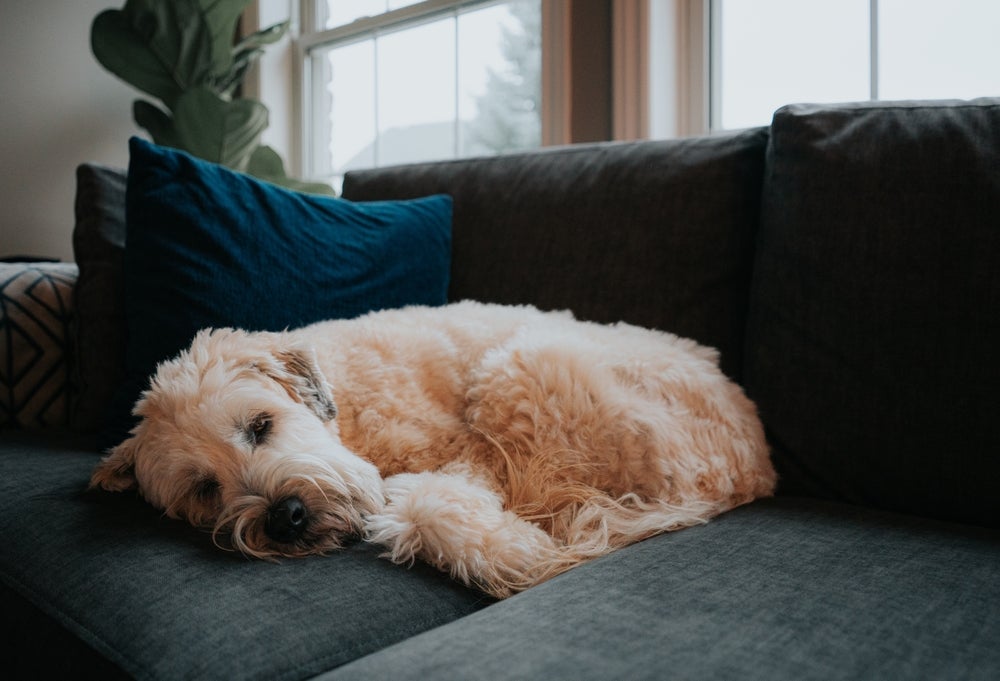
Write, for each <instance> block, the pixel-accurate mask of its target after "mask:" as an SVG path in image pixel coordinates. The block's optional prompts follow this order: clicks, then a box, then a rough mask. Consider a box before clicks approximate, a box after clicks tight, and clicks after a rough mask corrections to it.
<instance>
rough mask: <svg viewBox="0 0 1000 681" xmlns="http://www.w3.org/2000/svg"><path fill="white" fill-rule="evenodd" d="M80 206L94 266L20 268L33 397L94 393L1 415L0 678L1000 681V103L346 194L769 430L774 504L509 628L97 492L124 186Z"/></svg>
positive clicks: (588, 577) (424, 587)
mask: <svg viewBox="0 0 1000 681" xmlns="http://www.w3.org/2000/svg"><path fill="white" fill-rule="evenodd" d="M78 179H79V195H78V199H77V207H76V208H77V228H76V229H77V231H76V234H75V237H74V238H75V239H76V253H77V263H76V264H75V265H73V264H64V265H47V266H41V265H39V266H29V265H24V266H23V267H24V269H30V268H31V267H36V268H37V269H38V270H39V271H40V272H41V275H40V276H42V277H43V278H44V277H48V279H47V280H46V281H48V284H47V286H48V290H50V292H51V294H52V295H53V296H54V300H57V301H59V304H54V303H50V304H48V305H47V308H46V309H48V310H49V313H51V315H52V317H53V319H54V321H53V322H52V324H50V328H51V329H54V331H53V332H52V334H50V335H54V336H59V338H61V339H62V344H61V345H59V349H57V350H54V351H52V352H55V353H56V355H57V357H56V359H55V360H52V364H51V365H50V366H51V367H53V368H51V370H48V369H47V370H46V371H45V372H44V373H45V376H43V377H42V379H39V382H46V381H47V382H49V383H51V382H53V381H55V382H56V383H59V382H60V381H61V380H64V379H65V381H64V382H68V385H69V387H70V392H69V393H68V394H67V395H61V396H52V397H48V398H45V399H44V400H41V402H39V401H38V400H34V401H32V400H31V399H27V398H23V396H21V394H20V393H18V392H17V391H15V390H13V389H10V390H7V391H6V393H5V395H6V397H5V399H6V402H5V403H4V407H5V409H6V412H5V419H6V422H7V425H8V426H18V427H16V428H15V427H8V428H6V429H5V430H4V431H3V432H2V434H0V485H2V493H0V507H2V510H0V518H2V519H3V520H2V522H0V547H2V548H0V584H2V589H0V603H2V609H0V619H2V622H3V634H2V637H0V647H2V649H3V654H2V656H0V674H2V675H3V676H4V677H5V678H15V677H24V678H32V677H39V676H41V675H42V673H43V672H45V673H48V674H49V675H52V674H55V675H56V676H59V677H62V678H70V677H78V676H81V675H84V674H85V673H93V674H99V675H101V676H103V677H108V678H113V677H116V676H131V677H135V678H142V679H179V678H260V679H300V678H311V677H320V678H323V679H331V680H333V679H381V678H413V679H437V678H442V679H445V678H455V679H506V678H509V679H533V678H537V679H642V678H648V679H663V678H679V679H683V678H703V679H727V678H740V679H841V678H843V679H867V678H871V679H888V678H893V679H945V678H948V679H950V678H955V679H996V678H1000V646H998V645H997V644H998V642H1000V529H998V528H1000V492H998V483H1000V359H998V348H1000V100H976V101H972V102H903V103H875V104H847V105H838V106H826V107H819V106H805V105H801V106H799V105H796V106H789V107H785V108H783V109H781V110H779V111H778V112H777V113H776V114H775V117H774V120H773V123H772V125H771V126H770V127H769V128H767V129H756V130H749V131H743V132H739V133H735V134H727V135H718V136H710V137H702V138H692V139H684V140H675V141H650V142H635V143H608V144H597V145H585V146H578V147H567V148H557V149H548V150H541V151H537V152H532V153H525V154H518V155H513V156H505V157H499V158H489V159H473V160H459V161H451V162H441V163H427V164H420V165H414V166H405V167H396V168H386V169H378V170H370V171H363V172H354V173H351V174H349V175H348V177H347V178H346V181H345V185H344V196H345V198H348V199H352V200H357V201H367V200H378V199H402V198H408V197H417V196H423V195H426V194H432V193H439V192H443V193H448V194H450V195H451V196H452V197H453V199H454V216H453V233H452V265H451V284H450V288H449V297H450V298H452V299H461V298H474V299H479V300H487V301H492V302H500V303H534V304H536V305H538V306H540V307H543V308H570V309H572V310H573V311H574V312H575V313H576V314H577V316H578V317H581V318H584V319H593V320H598V321H616V320H619V319H622V320H626V321H629V322H632V323H635V324H641V325H645V326H652V327H657V328H661V329H666V330H670V331H673V332H675V333H678V334H681V335H685V336H690V337H693V338H695V339H697V340H699V341H701V342H703V343H706V344H709V345H713V346H715V347H717V348H719V349H720V351H721V354H722V366H723V369H724V370H725V371H726V372H727V373H728V374H729V375H730V376H732V377H733V378H734V379H736V380H737V381H739V382H741V383H742V384H743V385H744V386H745V388H746V390H747V392H748V393H749V395H750V396H751V397H752V398H753V399H754V400H755V401H756V402H757V404H758V406H759V409H760V412H761V416H762V419H763V421H764V423H765V426H766V428H767V433H768V437H769V440H770V442H771V445H772V448H773V456H774V461H775V464H776V466H777V468H778V471H779V474H780V476H781V480H780V483H779V490H778V494H777V496H776V497H775V498H773V499H767V500H761V501H758V502H755V503H752V504H749V505H746V506H743V507H741V508H738V509H736V510H734V511H732V512H730V513H728V514H725V515H723V516H721V517H719V518H717V519H715V520H713V521H712V522H710V523H708V524H707V525H704V526H699V527H696V528H691V529H685V530H682V531H679V532H675V533H671V534H666V535H660V536H657V537H654V538H652V539H649V540H647V541H644V542H641V543H640V544H637V545H634V546H632V547H629V548H627V549H625V550H621V551H619V552H616V553H614V554H612V555H609V556H607V557H605V558H602V559H599V560H595V561H593V562H592V563H589V564H586V565H583V566H581V567H579V568H577V569H574V570H571V571H570V572H568V573H566V574H564V575H561V576H559V577H557V578H555V579H553V580H551V581H549V582H546V583H544V584H542V585H540V586H538V587H535V588H533V589H530V590H528V591H526V592H524V593H522V594H519V595H517V596H515V597H513V598H510V599H508V600H505V601H502V602H493V601H491V600H489V599H487V598H485V597H483V596H482V595H481V594H478V593H476V592H475V591H472V590H469V589H466V588H464V587H462V586H460V585H458V584H456V583H454V582H451V581H450V580H448V579H447V578H446V577H445V576H444V575H442V574H439V573H437V572H435V571H434V570H432V569H430V568H428V567H426V566H422V565H415V566H413V567H412V568H410V569H407V568H405V567H399V566H395V565H392V564H390V563H389V562H387V561H384V560H381V559H379V558H378V553H379V552H378V549H377V548H374V547H370V546H367V545H365V544H361V543H359V544H355V545H353V546H351V547H349V548H347V549H345V550H343V551H342V552H339V553H336V554H333V555H330V556H326V557H316V558H308V559H300V560H287V561H284V562H281V563H277V564H275V563H268V562H257V561H248V560H246V559H244V558H241V557H238V556H237V555H234V554H232V553H229V552H225V551H221V550H219V549H218V548H217V547H215V546H213V544H212V541H211V538H210V537H209V536H207V535H206V534H204V533H201V532H198V531H196V530H193V529H191V528H189V527H188V526H186V525H184V524H182V523H180V522H177V521H171V520H168V519H165V518H163V517H161V516H160V515H159V514H158V513H157V512H156V511H154V510H153V509H152V508H150V507H148V506H147V505H145V504H144V503H143V502H142V501H141V500H140V499H138V498H136V497H135V496H132V495H108V494H100V493H92V492H87V491H85V487H86V483H87V480H88V476H89V473H90V471H91V469H92V467H93V466H94V464H95V463H96V461H97V459H98V456H99V453H98V451H97V449H96V447H95V445H94V442H95V436H94V428H95V426H96V424H97V423H98V421H99V412H100V407H101V406H102V404H103V403H104V402H107V401H108V400H109V399H110V393H111V392H112V391H113V386H114V383H115V381H117V380H120V377H121V371H122V369H121V367H120V364H121V362H120V356H121V353H122V352H123V349H122V348H123V345H124V343H125V342H126V341H125V340H123V334H124V331H123V322H122V315H123V313H122V310H121V306H120V301H119V300H118V297H120V295H121V293H120V286H121V274H120V270H121V266H122V265H121V262H122V260H123V258H124V257H125V253H126V252H125V251H123V248H124V243H123V232H122V231H121V222H122V221H123V219H124V218H123V208H122V205H123V201H124V191H125V189H124V188H125V184H124V182H125V179H124V174H123V173H122V172H121V171H117V170H112V169H107V168H102V167H99V166H93V165H86V166H83V167H81V168H80V170H79V172H78ZM10 267H14V266H10ZM77 267H78V268H79V275H78V277H79V278H77V269H76V268H77ZM46 268H48V269H46ZM0 271H3V272H6V273H7V274H5V277H6V279H5V280H4V282H3V284H4V286H5V287H7V288H8V289H10V290H7V289H5V291H4V298H3V300H4V304H5V307H4V314H5V315H6V319H7V321H6V322H5V324H6V325H5V327H4V330H5V331H6V332H8V336H11V338H12V339H9V340H8V341H7V342H8V347H9V348H15V346H17V347H20V348H22V349H21V350H20V351H19V352H21V353H22V354H23V353H25V352H37V351H38V348H37V347H36V345H34V344H31V343H27V344H25V343H21V344H20V345H18V343H17V342H16V341H17V339H16V338H13V335H16V334H13V335H12V333H11V329H15V327H16V329H23V328H26V326H25V324H24V323H22V322H16V320H15V321H12V319H14V318H15V316H16V314H17V313H18V310H19V309H21V308H22V307H23V306H22V305H21V303H19V302H17V301H19V300H20V301H22V302H23V301H24V300H27V299H28V298H31V299H34V298H37V297H38V295H39V293H38V292H39V291H40V290H41V288H38V287H22V288H21V289H18V290H17V291H14V290H13V287H12V286H8V283H9V282H10V281H12V280H13V279H12V278H13V274H12V273H13V272H14V270H11V269H8V270H0ZM8 275H9V276H8ZM70 293H73V295H69V294H70ZM36 321H37V320H36ZM15 322H16V323H15ZM60 324H61V325H62V326H60ZM60 333H61V334H62V335H59V334H60ZM25 347H27V348H29V349H28V350H25V349H24V348H25ZM59 352H62V353H63V354H62V355H59V354H58V353H59ZM13 354H14V353H13V350H11V352H9V353H7V355H9V356H5V357H4V358H0V359H3V361H5V362H7V364H6V369H7V370H6V372H5V374H4V376H5V380H7V381H8V383H10V382H12V379H11V376H10V375H11V373H12V371H13V370H12V369H11V367H12V366H13V364H15V363H16V358H13ZM39 361H41V360H39ZM36 364H37V362H36ZM47 366H49V365H47ZM60 377H64V379H63V378H60ZM43 379H44V380H43ZM28 408H31V409H33V410H34V411H33V412H32V415H31V416H30V417H27V416H24V413H25V410H26V409H28Z"/></svg>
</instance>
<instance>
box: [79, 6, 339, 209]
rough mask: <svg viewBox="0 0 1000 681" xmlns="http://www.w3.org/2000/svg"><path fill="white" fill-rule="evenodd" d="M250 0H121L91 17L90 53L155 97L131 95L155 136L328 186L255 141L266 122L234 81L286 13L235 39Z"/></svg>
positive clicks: (264, 174) (260, 170)
mask: <svg viewBox="0 0 1000 681" xmlns="http://www.w3.org/2000/svg"><path fill="white" fill-rule="evenodd" d="M250 2H251V0H126V2H125V6H124V7H123V8H121V9H108V10H105V11H103V12H101V13H100V14H98V15H97V17H95V18H94V21H93V24H92V25H91V29H90V43H91V49H92V50H93V53H94V56H95V57H96V58H97V61H98V62H100V64H101V65H102V66H103V67H104V68H106V69H107V70H108V71H110V72H111V73H113V74H114V75H116V76H118V77H119V78H121V79H122V80H124V81H125V82H127V83H129V84H130V85H132V86H133V87H135V88H137V89H139V90H141V91H142V92H144V93H146V94H148V95H151V96H152V97H154V98H156V99H157V100H159V102H160V105H157V104H155V103H153V102H150V101H148V100H146V99H137V100H135V102H134V103H133V105H132V116H133V118H134V119H135V122H136V124H138V125H139V126H140V127H141V128H144V129H145V130H146V131H147V132H148V133H149V134H150V136H151V137H152V138H153V141H154V142H155V143H157V144H160V145H163V146H169V147H174V148H177V149H183V150H184V151H187V152H189V153H191V154H193V155H195V156H198V157H199V158H202V159H205V160H207V161H212V162H215V163H220V164H222V165H225V166H228V167H230V168H233V169H235V170H239V171H242V172H246V173H249V174H250V175H254V176H255V177H259V178H261V179H263V180H267V181H269V182H273V183H275V184H279V185H282V186H285V187H289V188H292V189H296V190H300V191H307V192H313V193H323V194H332V193H333V190H332V189H331V188H330V186H329V185H326V184H322V183H308V182H302V181H299V180H296V179H293V178H290V177H288V176H287V175H286V174H285V168H284V163H283V162H282V160H281V157H280V156H279V155H278V154H277V152H275V151H274V149H272V148H271V147H268V146H266V145H262V144H261V143H260V137H261V133H263V132H264V130H265V129H266V128H267V125H268V110H267V107H266V106H264V105H263V104H262V103H261V102H259V101H257V100H255V99H251V98H248V97H242V96H240V94H239V86H240V84H241V83H242V82H243V78H244V77H245V76H246V73H247V70H248V69H249V68H250V66H251V65H252V64H253V63H254V62H255V61H256V60H257V59H258V58H259V57H260V56H261V55H262V54H263V53H264V47H265V46H266V45H269V44H272V43H274V42H276V41H278V40H280V39H281V37H282V36H283V35H284V34H285V33H286V31H287V30H288V22H287V21H286V22H282V23H278V24H275V25H273V26H269V27H267V28H265V29H263V30H260V31H257V32H256V33H253V34H251V35H248V36H245V37H243V38H241V39H235V38H234V37H235V36H236V29H237V24H238V22H239V18H240V15H241V14H242V13H243V10H244V9H245V8H246V6H247V5H248V4H249V3H250Z"/></svg>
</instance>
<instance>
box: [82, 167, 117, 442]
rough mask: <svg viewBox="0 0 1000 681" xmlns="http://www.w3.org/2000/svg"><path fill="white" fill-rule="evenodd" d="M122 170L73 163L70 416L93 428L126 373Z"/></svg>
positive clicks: (83, 427)
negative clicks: (74, 266) (73, 311)
mask: <svg viewBox="0 0 1000 681" xmlns="http://www.w3.org/2000/svg"><path fill="white" fill-rule="evenodd" d="M125 180H126V173H125V171H124V170H121V169H118V168H109V167H107V166H103V165H99V164H96V163H84V164H81V165H80V166H78V167H77V169H76V201H75V203H74V213H75V217H76V224H75V226H74V228H73V256H74V258H75V259H76V264H77V266H79V268H80V276H79V279H78V280H77V283H76V288H75V289H74V290H73V301H74V302H73V304H74V307H75V309H76V314H75V315H74V316H73V331H74V333H73V351H74V356H75V358H76V361H75V362H74V363H73V382H74V385H75V387H76V389H75V392H74V399H73V404H72V409H71V412H72V413H71V416H70V421H71V424H72V426H73V428H75V429H77V430H88V431H94V430H96V429H97V428H99V427H100V426H101V424H102V423H103V421H104V417H105V416H106V412H107V408H108V403H109V402H110V401H111V396H112V395H113V394H114V390H115V388H116V387H117V385H118V383H119V382H120V381H121V380H122V378H124V376H125V363H124V361H123V358H124V356H125V291H124V284H123V282H122V279H123V277H124V258H125Z"/></svg>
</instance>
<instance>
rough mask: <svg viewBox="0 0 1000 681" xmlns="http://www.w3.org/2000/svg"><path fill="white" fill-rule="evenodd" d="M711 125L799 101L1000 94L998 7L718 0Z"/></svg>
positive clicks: (984, 3)
mask: <svg viewBox="0 0 1000 681" xmlns="http://www.w3.org/2000/svg"><path fill="white" fill-rule="evenodd" d="M710 24H711V51H710V55H711V56H710V63H711V69H710V71H711V105H710V109H711V127H712V128H713V129H720V128H721V129H726V128H741V127H748V126H753V125H764V124H767V123H768V122H769V121H770V118H771V114H772V113H773V111H774V110H775V109H777V108H778V107H779V106H781V105H783V104H788V103H791V102H836V101H853V100H865V99H889V100H891V99H941V98H959V99H967V98H973V97H980V96H988V95H1000V40H998V39H997V36H998V35H1000V3H998V2H996V0H949V1H948V2H941V0H712V2H711V20H710Z"/></svg>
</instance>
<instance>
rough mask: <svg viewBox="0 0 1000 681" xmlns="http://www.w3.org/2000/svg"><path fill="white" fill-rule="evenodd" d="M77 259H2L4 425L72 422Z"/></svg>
mask: <svg viewBox="0 0 1000 681" xmlns="http://www.w3.org/2000/svg"><path fill="white" fill-rule="evenodd" d="M77 274H78V270H77V266H76V264H74V263H39V262H14V263H0V428H12V427H20V428H50V427H65V426H68V425H69V413H70V409H69V403H70V395H71V392H72V391H71V383H70V375H71V374H70V366H71V363H72V355H73V353H72V341H71V336H72V333H71V326H70V325H71V322H72V317H73V288H74V286H75V285H76V280H77Z"/></svg>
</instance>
